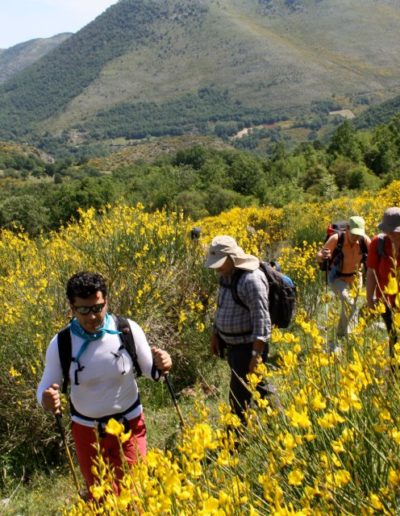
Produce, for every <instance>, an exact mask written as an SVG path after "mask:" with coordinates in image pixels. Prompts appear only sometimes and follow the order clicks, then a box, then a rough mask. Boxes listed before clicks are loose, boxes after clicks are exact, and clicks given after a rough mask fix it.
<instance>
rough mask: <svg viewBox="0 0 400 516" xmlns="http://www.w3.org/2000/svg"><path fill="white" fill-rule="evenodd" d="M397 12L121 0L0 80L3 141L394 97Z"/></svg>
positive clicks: (399, 56)
mask: <svg viewBox="0 0 400 516" xmlns="http://www.w3.org/2000/svg"><path fill="white" fill-rule="evenodd" d="M399 20H400V4H399V2H398V1H397V0H120V1H119V2H118V3H117V4H114V5H113V6H111V7H109V8H108V9H107V10H106V11H105V12H104V13H103V14H101V15H100V16H99V17H98V18H96V19H95V20H94V21H93V22H91V23H90V24H88V25H87V26H86V27H84V28H83V29H82V30H81V31H79V32H78V33H76V34H74V35H72V36H71V37H69V38H68V39H67V40H66V41H64V42H63V43H61V44H60V45H59V46H58V47H57V48H56V49H54V50H53V51H52V52H50V53H48V54H46V55H45V56H44V57H42V58H41V59H40V60H39V61H36V62H35V63H34V64H33V65H32V66H30V67H28V68H26V69H25V70H23V71H22V72H20V73H19V74H17V75H15V76H13V77H12V78H11V79H9V80H8V81H6V82H5V83H4V84H3V85H1V86H0V138H10V137H15V136H19V137H23V138H28V137H30V136H31V135H32V133H36V135H39V136H40V135H43V134H48V135H64V137H65V138H66V139H67V138H68V135H69V134H72V133H74V134H76V133H78V134H79V135H80V136H81V137H82V138H87V139H93V138H95V139H104V138H110V137H111V138H115V137H119V136H123V137H129V138H142V137H144V136H146V135H165V134H169V135H174V134H182V133H190V132H199V133H206V132H209V131H210V130H215V128H216V126H218V124H220V125H221V124H222V125H224V124H225V125H226V124H227V125H229V124H235V123H238V122H239V123H241V124H244V125H246V124H256V123H265V122H268V121H271V120H277V119H280V118H285V117H291V116H296V115H299V114H300V115H301V114H304V113H307V112H308V110H309V109H310V105H311V103H312V102H313V101H314V102H315V101H327V100H328V101H329V100H332V98H334V99H336V100H337V99H341V98H347V99H350V100H349V101H350V102H353V103H354V104H355V105H357V103H359V102H374V101H375V100H376V99H377V98H379V99H381V100H385V99H386V98H389V97H390V96H394V95H395V94H398V92H399V81H398V70H399V66H400V52H399V45H398V42H399V38H398V24H399ZM0 57H1V56H0ZM36 137H37V136H36Z"/></svg>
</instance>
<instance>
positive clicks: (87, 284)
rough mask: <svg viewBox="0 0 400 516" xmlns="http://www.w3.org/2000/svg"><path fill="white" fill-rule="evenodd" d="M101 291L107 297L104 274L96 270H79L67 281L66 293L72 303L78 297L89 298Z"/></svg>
mask: <svg viewBox="0 0 400 516" xmlns="http://www.w3.org/2000/svg"><path fill="white" fill-rule="evenodd" d="M99 291H100V292H101V293H102V294H103V296H104V299H105V298H106V297H107V285H106V282H105V279H104V278H103V276H102V275H101V274H97V273H96V272H78V273H76V274H74V275H73V276H71V277H70V278H69V280H68V282H67V290H66V294H67V298H68V300H69V302H70V303H73V302H74V301H75V298H76V297H81V298H82V299H87V298H88V297H90V296H93V294H96V293H97V292H99Z"/></svg>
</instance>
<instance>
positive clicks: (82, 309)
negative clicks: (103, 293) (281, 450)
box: [74, 303, 106, 315]
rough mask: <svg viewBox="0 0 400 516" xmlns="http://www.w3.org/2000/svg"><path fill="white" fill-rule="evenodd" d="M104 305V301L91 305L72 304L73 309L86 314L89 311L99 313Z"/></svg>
mask: <svg viewBox="0 0 400 516" xmlns="http://www.w3.org/2000/svg"><path fill="white" fill-rule="evenodd" d="M105 306H106V304H105V303H98V304H97V305H92V306H74V310H75V312H77V313H78V314H80V315H88V314H90V312H92V314H99V313H100V312H101V311H102V310H103V308H104V307H105Z"/></svg>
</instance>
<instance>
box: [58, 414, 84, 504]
mask: <svg viewBox="0 0 400 516" xmlns="http://www.w3.org/2000/svg"><path fill="white" fill-rule="evenodd" d="M54 416H55V418H56V422H57V428H58V431H59V433H60V435H61V439H62V442H63V445H64V448H65V453H66V455H67V458H68V463H69V467H70V470H71V473H72V478H73V479H74V483H75V487H76V490H77V491H78V494H79V496H80V497H81V498H83V496H82V492H81V488H80V485H79V480H78V477H77V475H76V471H75V466H74V462H73V460H72V455H71V452H70V449H69V446H68V443H67V438H66V436H65V429H64V425H63V422H62V413H61V412H57V413H56V414H54Z"/></svg>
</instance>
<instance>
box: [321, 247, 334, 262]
mask: <svg viewBox="0 0 400 516" xmlns="http://www.w3.org/2000/svg"><path fill="white" fill-rule="evenodd" d="M321 258H322V260H330V259H331V258H332V251H331V250H330V249H328V248H327V247H323V248H322V249H321Z"/></svg>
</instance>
